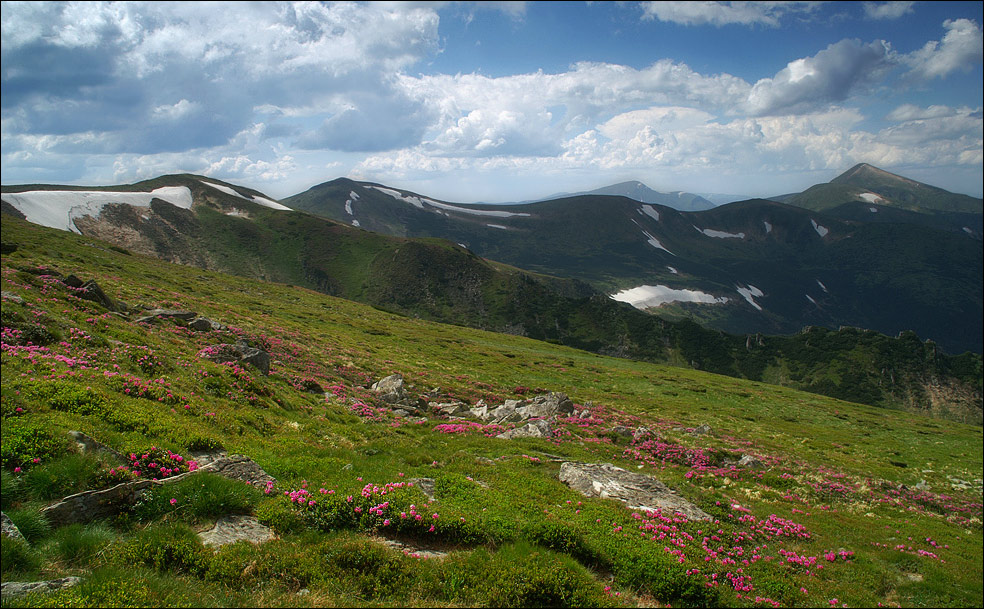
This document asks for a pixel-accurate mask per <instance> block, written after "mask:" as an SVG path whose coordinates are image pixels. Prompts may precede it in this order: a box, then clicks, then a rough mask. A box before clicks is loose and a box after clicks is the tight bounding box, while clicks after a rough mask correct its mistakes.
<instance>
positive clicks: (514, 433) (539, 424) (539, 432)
mask: <svg viewBox="0 0 984 609" xmlns="http://www.w3.org/2000/svg"><path fill="white" fill-rule="evenodd" d="M551 433H553V429H552V428H551V427H550V423H549V422H548V421H545V420H543V419H540V420H539V421H533V422H532V423H527V424H526V425H524V426H522V427H517V428H516V429H510V430H509V431H505V432H502V433H501V434H499V435H497V436H496V437H497V438H500V439H502V440H513V439H515V438H549V437H550V434H551Z"/></svg>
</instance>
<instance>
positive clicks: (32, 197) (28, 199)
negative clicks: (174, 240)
mask: <svg viewBox="0 0 984 609" xmlns="http://www.w3.org/2000/svg"><path fill="white" fill-rule="evenodd" d="M152 199H161V200H164V201H167V202H168V203H170V204H171V205H174V206H176V207H180V208H182V209H191V204H192V197H191V190H189V189H188V187H187V186H164V187H161V188H158V189H157V190H153V191H151V192H104V191H98V190H29V191H27V192H8V193H3V200H4V201H6V202H7V203H9V204H10V205H12V206H13V207H14V208H15V209H17V211H19V212H21V213H22V214H24V216H25V217H26V218H27V221H28V222H33V223H34V224H40V225H41V226H47V227H49V228H57V229H60V230H68V231H72V232H76V233H77V232H79V230H78V229H77V228H75V218H81V217H83V216H98V215H99V213H100V212H101V211H102V208H103V207H104V206H105V205H107V204H110V203H125V204H127V205H134V206H137V207H147V206H149V205H150V201H151V200H152Z"/></svg>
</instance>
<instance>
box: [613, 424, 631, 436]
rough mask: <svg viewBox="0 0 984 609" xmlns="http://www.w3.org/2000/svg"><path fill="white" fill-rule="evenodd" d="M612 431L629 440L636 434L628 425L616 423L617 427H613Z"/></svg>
mask: <svg viewBox="0 0 984 609" xmlns="http://www.w3.org/2000/svg"><path fill="white" fill-rule="evenodd" d="M612 432H613V433H615V435H618V436H622V437H623V438H627V439H629V440H631V439H633V437H634V435H635V434H634V433H633V431H632V429H631V428H629V427H626V426H625V425H616V426H615V427H612Z"/></svg>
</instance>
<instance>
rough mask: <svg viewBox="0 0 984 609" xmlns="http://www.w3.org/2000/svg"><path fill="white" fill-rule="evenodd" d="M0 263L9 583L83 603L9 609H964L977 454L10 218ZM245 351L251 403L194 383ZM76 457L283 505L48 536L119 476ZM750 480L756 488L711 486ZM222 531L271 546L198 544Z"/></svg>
mask: <svg viewBox="0 0 984 609" xmlns="http://www.w3.org/2000/svg"><path fill="white" fill-rule="evenodd" d="M3 242H4V244H5V248H6V247H7V244H14V245H16V246H17V247H16V250H15V251H10V250H8V249H5V252H4V255H3V260H2V274H3V285H2V287H3V290H4V292H5V296H4V299H3V308H2V313H3V354H2V358H3V359H2V366H3V384H2V416H3V424H2V462H3V471H2V500H3V510H4V512H5V513H6V514H8V516H10V518H11V519H12V520H13V521H14V522H15V524H17V526H18V527H19V529H20V530H21V532H22V533H23V535H24V537H25V538H26V542H24V541H17V540H12V539H10V538H8V537H6V536H4V537H3V539H2V542H3V556H2V570H3V581H4V582H9V581H35V580H41V579H54V578H58V577H63V576H68V575H76V576H80V577H81V578H82V583H81V584H79V585H78V586H75V587H73V588H69V589H66V590H64V591H60V592H56V593H53V594H49V595H40V594H32V595H28V596H25V597H20V598H15V599H5V600H4V601H3V606H5V607H6V606H196V607H197V606H257V605H262V606H311V605H316V606H339V605H341V606H352V605H359V606H391V605H399V606H407V605H411V606H669V605H672V606H762V607H772V606H824V607H827V606H838V607H840V606H849V607H858V606H876V605H879V604H881V605H886V606H906V607H909V606H955V607H964V606H981V605H982V604H984V601H982V576H981V571H982V543H984V535H982V523H981V518H982V505H981V492H982V491H981V484H982V482H981V479H982V478H984V474H982V454H981V447H982V433H981V432H982V430H981V428H980V427H976V426H971V425H965V424H960V423H955V422H950V421H946V420H939V419H931V418H926V417H921V416H917V415H912V414H908V413H904V412H899V411H891V410H885V409H878V408H874V407H869V406H862V405H857V404H852V403H848V402H842V401H838V400H835V399H832V398H827V397H823V396H819V395H816V394H809V393H802V392H798V391H794V390H791V389H785V388H782V387H777V386H773V385H766V384H762V383H755V382H750V381H743V380H739V379H735V378H729V377H724V376H717V375H713V374H708V373H704V372H699V371H695V370H692V369H688V368H682V367H671V366H665V365H656V364H651V363H643V362H636V361H630V360H625V359H614V358H606V357H602V356H599V355H595V354H591V353H588V352H584V351H578V350H575V349H571V348H567V347H563V346H559V345H554V344H550V343H546V342H539V341H534V340H530V339H527V338H522V337H516V336H509V335H504V334H494V333H488V332H483V331H479V330H473V329H469V328H463V327H457V326H450V325H441V324H436V323H432V322H427V321H422V320H415V319H410V318H406V317H401V316H397V315H393V314H391V313H387V312H384V311H380V310H377V309H373V308H371V307H368V306H366V305H362V304H357V303H353V302H350V301H346V300H342V299H337V298H332V297H328V296H325V295H322V294H319V293H317V292H314V291H310V290H307V289H303V288H299V287H294V286H289V285H282V284H272V283H259V282H255V281H251V280H247V279H243V278H239V277H233V276H230V275H223V274H218V273H210V272H206V271H202V270H199V269H197V268H190V267H183V266H176V265H171V264H167V263H164V262H160V261H158V260H155V259H150V258H144V257H140V256H137V255H132V254H130V253H128V252H126V251H124V250H121V249H120V248H113V247H110V246H108V245H106V244H104V243H101V242H98V241H95V240H93V239H90V238H85V237H80V236H78V235H75V234H71V233H64V232H58V231H54V230H49V229H45V228H42V227H38V226H33V225H29V224H27V223H25V222H21V221H18V220H16V219H8V218H6V217H5V218H4V221H3ZM69 274H74V275H76V276H78V277H79V278H81V279H83V280H88V279H94V280H95V281H96V282H98V284H99V285H100V286H101V287H102V289H103V290H104V291H105V292H106V294H108V295H110V296H111V297H112V298H115V299H118V300H120V301H123V302H125V303H128V304H129V306H130V307H131V310H133V308H134V307H137V306H145V307H148V308H168V309H185V310H192V311H196V312H198V313H199V314H200V315H204V316H206V317H208V318H210V319H212V320H215V321H217V322H220V323H222V324H225V326H226V329H224V330H219V331H211V332H195V331H192V330H191V329H189V328H188V327H185V326H183V325H181V324H179V323H172V322H164V323H160V324H155V325H152V324H147V323H140V324H138V323H135V322H134V319H136V317H138V315H136V314H131V315H129V316H126V315H119V314H117V313H114V312H111V311H109V310H107V309H105V308H103V307H102V306H100V305H98V304H95V303H93V302H91V301H88V300H83V299H80V298H79V297H77V295H76V292H75V291H73V290H72V289H70V288H68V287H67V286H65V285H64V284H63V283H62V281H61V278H63V277H64V276H67V275H69ZM237 340H245V341H247V342H249V343H250V344H252V345H254V346H258V347H261V348H263V349H265V350H266V351H268V352H269V353H270V355H271V359H272V365H271V372H270V374H269V375H268V376H264V375H262V374H260V373H259V372H258V371H257V370H255V369H254V368H251V367H249V366H245V367H240V366H237V365H231V364H218V363H215V362H213V361H210V360H208V359H205V358H203V357H202V354H203V353H204V352H207V349H208V348H209V347H211V346H214V345H216V344H220V343H233V342H235V341H237ZM394 373H400V374H402V375H403V377H404V378H405V379H406V381H407V383H408V384H409V385H410V391H411V394H413V395H414V397H418V396H420V397H423V396H425V394H426V395H428V396H438V397H437V400H436V401H441V402H447V401H451V399H458V400H462V401H464V402H466V403H468V404H470V405H474V404H475V403H476V402H477V401H478V400H480V399H484V400H485V402H486V403H488V404H500V403H502V402H503V401H504V400H505V399H516V398H518V397H521V396H524V395H525V396H532V395H535V394H538V393H543V392H546V391H559V392H564V393H566V394H568V395H569V396H570V397H571V399H572V400H573V401H574V402H575V403H576V405H577V406H576V413H577V414H576V415H575V416H572V417H569V418H567V419H560V420H558V421H557V422H556V423H555V425H554V431H553V435H552V437H551V438H537V439H533V438H527V439H516V440H503V439H498V438H495V437H494V436H495V435H496V434H497V433H499V432H501V431H502V430H503V428H502V427H499V426H493V425H482V424H479V423H477V422H472V423H466V422H464V421H454V420H447V417H443V420H442V417H438V416H436V415H434V414H433V413H431V414H430V416H429V417H428V418H427V419H426V420H418V419H414V418H400V417H396V416H394V414H393V413H392V411H391V409H390V408H388V407H386V405H385V404H383V403H382V402H381V400H380V399H379V397H378V396H377V395H375V394H374V393H373V392H372V391H371V390H370V389H369V387H370V386H371V384H372V383H373V382H374V381H376V380H379V379H380V378H382V377H385V376H388V375H390V374H394ZM427 399H434V398H432V397H431V398H427ZM619 425H621V426H626V427H629V428H636V427H638V426H645V427H647V428H649V429H650V430H652V431H653V432H655V438H654V439H648V440H645V441H634V440H631V439H628V438H625V437H623V436H621V435H619V434H618V433H616V432H615V431H613V430H614V428H615V427H616V426H619ZM701 425H707V426H709V427H710V428H711V430H712V432H711V433H709V434H706V435H695V434H692V433H689V432H691V431H692V430H693V429H694V428H697V427H698V426H701ZM69 430H78V431H82V432H84V433H86V434H88V435H89V436H91V437H93V438H95V439H97V440H99V441H100V442H102V443H104V444H106V445H108V446H109V447H111V448H113V449H115V450H116V451H118V452H120V453H122V454H123V455H129V454H131V453H133V454H134V455H135V456H137V458H138V460H139V459H140V456H142V455H151V456H152V457H153V456H156V457H158V459H157V460H158V461H160V462H161V463H165V462H166V463H169V464H171V465H173V466H174V467H175V469H178V470H181V469H187V465H185V464H186V463H187V461H188V460H189V459H190V455H191V453H193V452H197V451H207V450H218V449H221V450H224V451H226V452H228V453H229V454H243V455H247V456H249V457H250V458H252V459H253V460H254V461H256V462H257V463H258V464H259V465H260V466H262V467H263V469H264V470H265V471H266V472H268V473H269V474H270V475H272V476H273V477H274V478H276V479H277V484H276V486H275V487H274V488H273V489H267V491H268V492H265V491H264V490H258V489H255V488H253V487H251V486H248V485H245V484H242V483H239V482H233V481H229V480H225V479H222V478H218V477H215V476H212V475H209V474H203V473H199V474H195V475H193V476H190V477H188V478H186V479H185V480H183V481H182V482H179V483H176V484H174V485H169V486H164V487H160V488H158V489H155V490H154V491H152V492H151V493H149V494H148V495H146V496H145V497H144V498H143V499H142V501H141V503H140V504H138V505H137V506H136V507H135V508H134V509H133V510H132V511H130V512H127V513H124V514H121V515H120V516H118V517H116V518H114V519H111V520H106V521H99V522H93V523H89V524H83V525H70V526H68V527H53V526H51V525H50V524H49V523H48V522H46V521H45V519H44V517H43V516H41V514H40V509H41V508H42V507H43V506H45V505H47V504H49V503H52V502H53V501H55V500H57V499H58V498H60V497H62V496H64V495H67V494H70V493H73V492H78V491H81V490H85V489H88V488H99V487H102V486H107V485H110V484H113V483H115V482H118V481H120V480H122V479H126V478H127V477H129V476H132V473H131V472H130V471H129V470H126V469H124V468H121V467H120V465H121V464H119V463H115V462H112V461H111V460H110V459H109V458H108V457H96V456H92V455H91V454H86V455H82V454H78V453H77V452H76V449H75V447H74V443H72V442H70V441H69V439H68V437H67V435H66V432H67V431H69ZM165 451H170V452H171V453H172V455H173V454H177V455H183V457H182V461H180V462H178V461H176V460H175V459H174V458H173V456H167V453H166V452H165ZM742 455H752V456H755V457H756V458H757V459H759V460H760V461H761V462H762V463H763V464H765V466H766V467H765V468H764V469H755V470H753V469H741V468H738V467H735V466H734V465H731V463H732V462H733V461H735V460H737V459H738V458H739V457H741V456H742ZM152 457H148V458H147V459H144V460H143V461H142V463H144V465H146V464H147V463H146V462H147V461H149V460H150V459H151V458H152ZM563 461H578V462H587V463H614V464H616V465H618V466H620V467H623V468H625V469H628V470H631V471H634V472H641V473H645V474H649V475H653V476H655V477H657V478H658V479H660V480H662V481H663V482H665V483H666V484H667V485H669V486H670V487H671V488H673V489H676V490H677V492H678V493H679V495H681V496H682V497H684V498H686V499H688V500H690V501H692V502H694V503H695V504H696V505H697V506H699V507H700V508H701V509H703V510H704V511H705V512H707V513H709V514H711V515H712V516H713V517H714V518H715V519H716V521H715V522H714V523H708V522H697V521H694V522H689V521H687V520H686V519H684V518H681V517H677V516H673V515H670V514H660V513H651V512H648V513H640V512H638V511H635V512H634V511H633V510H630V509H627V508H626V507H624V506H623V505H622V504H620V503H617V502H615V501H613V500H608V499H597V498H587V497H583V496H581V495H580V494H578V493H577V492H575V491H573V490H571V489H569V488H568V487H567V486H566V485H564V484H563V483H561V482H560V481H559V480H558V477H557V475H558V470H559V468H560V463H561V462H563ZM417 478H431V479H433V480H434V500H430V499H428V498H427V497H426V496H425V495H424V493H423V492H422V491H421V489H420V488H419V485H413V484H411V483H410V481H411V480H413V479H417ZM236 513H240V514H254V515H255V516H256V517H257V518H258V519H259V520H260V522H263V523H265V524H267V525H268V526H271V527H272V528H273V529H274V530H275V531H276V532H277V534H278V536H279V538H278V539H277V540H275V541H270V542H267V543H264V544H260V545H252V544H249V543H247V542H238V543H236V544H232V545H229V546H224V547H222V548H221V549H218V550H213V549H211V548H208V547H205V546H203V545H202V542H201V541H200V539H199V538H198V537H197V536H196V535H195V533H196V532H198V531H201V530H204V529H207V528H209V526H210V525H211V524H212V523H214V521H215V520H216V519H217V518H218V517H220V516H222V515H225V514H236ZM418 516H419V518H418ZM383 539H391V540H399V541H401V542H402V543H404V544H405V547H409V548H416V549H418V550H419V552H423V551H424V550H440V551H442V552H446V553H447V554H446V556H444V557H436V558H420V557H418V556H415V555H414V554H415V552H414V551H409V552H401V551H399V550H397V549H393V548H392V547H390V546H387V545H384V544H383V543H381V540H383Z"/></svg>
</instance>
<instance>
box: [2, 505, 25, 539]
mask: <svg viewBox="0 0 984 609" xmlns="http://www.w3.org/2000/svg"><path fill="white" fill-rule="evenodd" d="M0 532H2V534H3V535H6V536H7V537H10V538H12V539H24V536H23V535H22V534H21V532H20V529H18V528H17V525H16V524H14V521H13V520H11V519H10V516H7V515H6V514H4V513H3V512H0ZM25 541H27V540H25Z"/></svg>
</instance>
